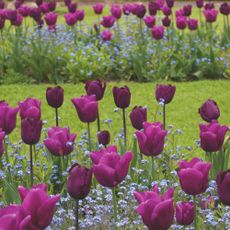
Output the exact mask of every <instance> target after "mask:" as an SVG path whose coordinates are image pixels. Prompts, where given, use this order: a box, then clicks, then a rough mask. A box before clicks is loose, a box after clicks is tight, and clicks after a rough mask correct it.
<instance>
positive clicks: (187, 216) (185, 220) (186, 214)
mask: <svg viewBox="0 0 230 230" xmlns="http://www.w3.org/2000/svg"><path fill="white" fill-rule="evenodd" d="M194 217H195V207H194V204H193V202H180V203H179V204H177V206H176V222H177V223H178V224H180V225H190V224H192V222H193V221H194Z"/></svg>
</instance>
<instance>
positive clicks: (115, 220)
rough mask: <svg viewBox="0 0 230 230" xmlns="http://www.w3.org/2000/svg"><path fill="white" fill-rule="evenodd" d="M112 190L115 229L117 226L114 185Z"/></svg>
mask: <svg viewBox="0 0 230 230" xmlns="http://www.w3.org/2000/svg"><path fill="white" fill-rule="evenodd" d="M112 190H113V215H114V222H115V229H117V227H116V224H117V199H116V191H115V187H114V188H113V189H112Z"/></svg>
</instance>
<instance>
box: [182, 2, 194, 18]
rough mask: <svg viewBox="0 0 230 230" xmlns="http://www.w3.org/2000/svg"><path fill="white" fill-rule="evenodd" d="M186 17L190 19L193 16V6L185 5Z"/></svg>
mask: <svg viewBox="0 0 230 230" xmlns="http://www.w3.org/2000/svg"><path fill="white" fill-rule="evenodd" d="M183 11H184V16H186V17H189V16H190V15H191V14H192V5H185V6H184V7H183Z"/></svg>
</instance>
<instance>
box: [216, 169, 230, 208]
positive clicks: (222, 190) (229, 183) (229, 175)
mask: <svg viewBox="0 0 230 230" xmlns="http://www.w3.org/2000/svg"><path fill="white" fill-rule="evenodd" d="M216 184H217V192H218V196H219V198H220V200H221V202H222V203H223V204H224V205H229V206H230V170H227V171H224V172H219V173H218V175H217V177H216Z"/></svg>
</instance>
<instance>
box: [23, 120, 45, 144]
mask: <svg viewBox="0 0 230 230" xmlns="http://www.w3.org/2000/svg"><path fill="white" fill-rule="evenodd" d="M41 130H42V121H41V120H35V119H33V118H24V119H22V121H21V138H22V140H23V142H24V143H25V144H28V145H34V144H37V143H38V142H39V139H40V136H41Z"/></svg>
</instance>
